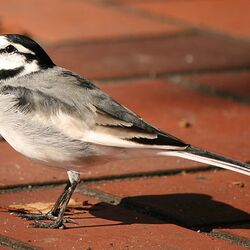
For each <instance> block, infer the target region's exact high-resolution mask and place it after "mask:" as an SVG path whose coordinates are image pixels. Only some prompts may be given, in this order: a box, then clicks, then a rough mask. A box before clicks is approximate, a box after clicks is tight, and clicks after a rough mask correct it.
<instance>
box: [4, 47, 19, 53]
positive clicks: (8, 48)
mask: <svg viewBox="0 0 250 250" xmlns="http://www.w3.org/2000/svg"><path fill="white" fill-rule="evenodd" d="M5 51H6V52H7V53H14V52H16V51H17V49H16V48H15V47H14V46H13V45H8V46H7V47H6V48H5Z"/></svg>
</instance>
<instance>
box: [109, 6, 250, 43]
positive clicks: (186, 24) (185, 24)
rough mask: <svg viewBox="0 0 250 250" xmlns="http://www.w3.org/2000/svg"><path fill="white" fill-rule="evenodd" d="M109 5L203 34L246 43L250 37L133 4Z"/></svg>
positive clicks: (249, 40)
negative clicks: (152, 11)
mask: <svg viewBox="0 0 250 250" xmlns="http://www.w3.org/2000/svg"><path fill="white" fill-rule="evenodd" d="M109 6H110V5H109ZM110 7H113V8H115V9H120V10H122V11H126V12H128V13H132V14H134V13H135V14H136V15H137V16H141V17H144V18H145V19H147V20H149V19H151V20H158V21H161V22H162V23H167V24H171V25H175V26H177V27H181V28H186V29H191V30H195V31H198V32H200V33H203V34H210V35H211V34H213V35H219V36H223V37H225V38H227V39H233V40H237V41H242V42H247V43H249V42H250V39H249V38H247V37H244V36H236V35H232V34H230V33H227V32H224V31H223V30H220V29H218V30H217V29H213V28H209V27H206V25H198V24H197V25H195V24H193V23H192V22H190V21H187V20H184V19H181V18H178V17H172V16H169V15H163V14H160V13H151V12H149V11H147V10H144V9H138V8H133V6H132V7H131V6H130V5H126V4H123V3H119V4H117V5H115V6H110Z"/></svg>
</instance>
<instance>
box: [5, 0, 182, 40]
mask: <svg viewBox="0 0 250 250" xmlns="http://www.w3.org/2000/svg"><path fill="white" fill-rule="evenodd" d="M1 11H2V14H1V20H2V22H3V24H2V25H3V27H4V29H5V30H6V29H7V28H8V27H10V26H11V27H15V26H18V27H20V29H21V30H23V31H24V32H26V33H28V34H31V35H32V36H33V37H35V38H36V39H38V40H40V41H43V42H49V43H51V42H53V43H54V42H61V41H64V40H75V39H77V40H80V39H81V40H82V39H83V40H91V39H107V38H118V37H130V36H145V35H146V36H154V35H159V34H166V33H173V32H177V31H180V30H182V28H179V27H177V26H174V25H170V24H166V23H162V22H160V21H158V20H147V19H145V18H143V17H139V16H136V15H134V14H133V13H127V12H123V11H120V10H119V9H115V8H111V7H109V6H104V5H101V6H100V5H98V4H95V3H89V2H86V1H85V2H83V1H76V0H74V1H59V0H57V1H48V0H46V1H41V0H39V1H36V2H35V3H34V2H33V1H32V0H27V1H25V3H23V2H20V1H17V0H8V1H1ZM42 17H45V18H42ZM10 31H11V30H10Z"/></svg>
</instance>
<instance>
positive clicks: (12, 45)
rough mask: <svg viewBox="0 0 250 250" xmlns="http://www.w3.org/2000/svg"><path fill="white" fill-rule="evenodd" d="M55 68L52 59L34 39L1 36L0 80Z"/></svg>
mask: <svg viewBox="0 0 250 250" xmlns="http://www.w3.org/2000/svg"><path fill="white" fill-rule="evenodd" d="M53 66H54V63H53V62H52V60H51V59H50V57H49V56H48V55H47V54H46V52H45V51H44V50H43V49H42V48H41V46H40V45H39V44H38V43H36V42H35V41H33V40H32V39H30V38H28V37H26V36H23V35H16V34H6V35H0V80H5V79H8V78H12V77H15V76H18V75H27V74H31V73H33V72H37V71H39V70H42V69H46V68H51V67H53Z"/></svg>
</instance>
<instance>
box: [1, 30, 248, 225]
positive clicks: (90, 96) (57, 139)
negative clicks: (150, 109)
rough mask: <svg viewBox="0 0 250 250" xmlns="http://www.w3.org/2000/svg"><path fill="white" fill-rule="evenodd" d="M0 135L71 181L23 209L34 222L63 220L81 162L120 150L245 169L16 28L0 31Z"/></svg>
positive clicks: (101, 158)
mask: <svg viewBox="0 0 250 250" xmlns="http://www.w3.org/2000/svg"><path fill="white" fill-rule="evenodd" d="M0 134H1V135H2V136H3V137H4V138H5V140H6V141H7V142H8V143H9V144H10V145H11V146H12V147H13V148H15V149H16V150H17V151H18V152H20V153H21V154H23V155H25V156H27V157H29V158H31V159H34V160H38V161H40V162H43V163H44V164H47V165H54V166H60V167H63V168H65V169H67V170H68V172H67V173H68V177H69V182H68V184H67V185H66V187H65V190H64V192H63V193H62V194H61V196H60V197H59V199H58V200H57V201H56V203H55V205H54V207H53V208H52V210H51V211H50V212H49V213H47V214H24V215H23V216H24V217H26V218H28V219H33V220H35V226H37V227H47V228H58V227H61V226H63V223H64V222H67V221H68V220H67V219H65V218H64V212H65V209H66V206H67V204H68V202H69V199H70V197H71V195H72V193H73V192H74V190H75V188H76V186H77V184H78V183H79V180H80V175H79V172H80V171H81V169H80V168H79V165H80V166H81V167H82V168H84V165H85V166H87V165H88V166H90V165H91V164H95V163H96V162H102V161H104V160H110V159H113V158H122V157H124V155H125V154H126V157H128V156H134V155H139V154H140V155H166V156H178V157H182V158H187V159H190V160H194V161H198V162H202V163H206V164H211V165H214V166H217V167H222V168H226V169H230V170H233V171H236V172H240V173H243V174H246V175H250V165H249V164H246V163H242V162H239V161H236V160H233V159H229V158H226V157H224V156H221V155H218V154H214V153H211V152H208V151H206V150H202V149H199V148H196V147H193V146H191V145H190V144H187V143H185V142H183V141H182V140H180V139H178V138H176V137H174V136H172V135H170V134H167V133H165V132H163V131H160V130H159V129H157V128H156V127H154V126H152V125H150V124H148V123H147V122H145V121H144V120H143V119H142V118H141V117H139V116H138V115H136V114H135V113H133V112H132V111H130V110H128V109H127V108H125V107H124V106H122V105H121V104H119V103H118V102H116V101H115V100H114V99H112V97H110V96H109V95H107V94H106V93H104V92H103V91H101V90H100V89H99V88H98V87H96V86H95V85H94V84H93V83H91V82H90V81H88V80H86V79H84V78H83V77H81V76H79V75H77V74H75V73H73V72H71V71H69V70H67V69H64V68H61V67H58V66H56V65H55V64H54V63H53V62H52V60H51V59H50V57H49V56H48V55H47V54H46V52H45V51H44V50H43V49H42V48H41V47H40V46H39V45H38V44H37V43H36V42H34V41H33V40H31V39H30V38H28V37H25V36H22V35H14V34H8V35H0ZM79 163H81V164H79ZM44 220H51V221H52V222H49V223H48V222H45V221H44Z"/></svg>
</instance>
